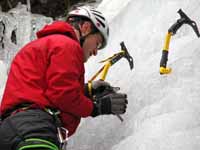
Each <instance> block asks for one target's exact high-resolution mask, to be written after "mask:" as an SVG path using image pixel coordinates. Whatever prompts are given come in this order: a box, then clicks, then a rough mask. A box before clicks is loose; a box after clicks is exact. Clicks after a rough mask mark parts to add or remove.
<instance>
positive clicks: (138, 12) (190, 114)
mask: <svg viewBox="0 0 200 150" xmlns="http://www.w3.org/2000/svg"><path fill="white" fill-rule="evenodd" d="M180 8H181V9H182V10H183V11H184V12H185V13H186V14H187V15H188V16H190V17H191V18H192V19H193V20H195V21H196V22H197V25H199V26H200V23H199V22H200V17H199V14H200V9H199V8H200V1H196V0H182V1H180V0H168V1H166V0H165V1H164V0H148V1H146V0H134V1H133V0H132V1H131V0H124V1H116V0H103V1H102V2H101V4H100V5H99V9H100V10H102V11H103V12H104V13H105V15H106V16H107V18H108V19H109V23H110V33H111V36H110V40H109V45H108V47H107V48H105V49H104V50H102V51H101V52H99V55H98V56H97V57H94V58H91V60H89V61H88V63H87V64H86V79H87V80H88V79H90V78H91V77H92V76H93V75H94V73H96V72H97V70H98V69H99V68H100V67H101V66H102V65H103V64H97V62H99V61H100V60H102V59H105V58H108V57H110V56H112V55H113V54H114V53H116V52H119V50H120V45H119V43H120V42H121V41H124V42H125V45H126V46H127V48H128V50H129V52H130V54H131V55H132V56H133V58H134V62H135V67H134V70H132V71H131V70H130V68H129V65H128V62H127V61H126V60H125V59H122V60H120V61H119V62H117V63H116V64H115V65H114V66H113V67H111V69H110V70H109V72H108V75H107V78H106V81H109V82H110V83H111V84H113V85H114V86H120V87H121V92H125V93H127V94H128V100H129V104H128V109H127V113H126V114H125V115H123V116H122V117H123V118H124V122H120V121H119V119H118V118H117V117H116V116H100V117H97V118H87V119H83V120H82V122H81V125H80V127H79V129H78V130H77V133H76V134H75V135H74V136H72V137H71V138H70V140H69V145H68V150H73V149H76V150H130V149H134V150H161V149H162V150H188V149H189V150H196V149H200V117H199V116H200V101H199V97H200V92H199V91H200V81H199V76H200V67H199V66H200V61H199V57H200V51H199V47H200V41H199V40H200V39H198V38H197V36H196V35H195V33H194V31H193V30H192V28H191V27H190V26H188V25H184V26H182V27H181V29H180V30H178V32H177V34H176V35H175V36H172V38H171V43H170V48H169V49H170V50H169V60H168V66H169V67H171V68H172V73H171V74H169V75H160V74H159V64H160V58H161V53H162V47H163V44H164V38H165V35H166V33H167V30H168V28H169V27H170V26H171V25H172V24H173V23H175V22H176V20H177V19H179V18H180V17H179V15H178V13H177V11H178V10H179V9H180ZM2 67H3V65H1V64H0V69H1V70H2ZM5 74H6V73H3V74H0V78H1V81H2V78H5ZM3 80H4V81H5V79H3ZM4 83H5V82H0V85H1V86H0V87H1V89H2V87H3V84H4Z"/></svg>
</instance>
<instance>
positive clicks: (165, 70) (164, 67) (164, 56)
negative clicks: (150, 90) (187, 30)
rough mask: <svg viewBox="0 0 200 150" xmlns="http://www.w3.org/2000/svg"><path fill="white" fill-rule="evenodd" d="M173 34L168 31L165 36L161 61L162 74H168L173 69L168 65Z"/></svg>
mask: <svg viewBox="0 0 200 150" xmlns="http://www.w3.org/2000/svg"><path fill="white" fill-rule="evenodd" d="M172 35H173V33H172V32H168V33H167V35H166V37H165V43H164V47H163V50H162V57H161V61H160V74H168V73H170V72H171V70H172V69H171V68H168V67H167V61H168V53H169V44H170V40H171V36H172Z"/></svg>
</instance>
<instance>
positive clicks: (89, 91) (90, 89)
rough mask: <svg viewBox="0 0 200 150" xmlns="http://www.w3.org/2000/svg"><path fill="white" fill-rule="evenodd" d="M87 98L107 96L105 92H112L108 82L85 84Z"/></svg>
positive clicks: (98, 81) (99, 81) (100, 81)
mask: <svg viewBox="0 0 200 150" xmlns="http://www.w3.org/2000/svg"><path fill="white" fill-rule="evenodd" d="M84 90H85V96H87V97H90V98H92V96H93V95H102V94H103V93H104V95H105V94H106V93H105V91H107V94H108V91H109V90H111V86H110V84H109V83H108V82H106V81H103V80H97V81H92V83H87V84H85V87H84Z"/></svg>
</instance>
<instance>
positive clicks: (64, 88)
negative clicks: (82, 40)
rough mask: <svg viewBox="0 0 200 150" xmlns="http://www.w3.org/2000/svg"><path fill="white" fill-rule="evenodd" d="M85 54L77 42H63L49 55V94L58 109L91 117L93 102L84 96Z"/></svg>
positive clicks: (47, 91) (47, 93) (49, 98)
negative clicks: (82, 80)
mask: <svg viewBox="0 0 200 150" xmlns="http://www.w3.org/2000/svg"><path fill="white" fill-rule="evenodd" d="M83 77H84V62H83V51H82V49H81V48H80V46H79V45H78V44H77V43H76V42H68V43H66V41H63V42H62V41H60V43H59V46H54V48H53V50H52V52H51V53H50V56H49V66H48V69H47V73H46V81H47V86H48V87H47V90H46V91H45V95H46V97H47V98H48V100H49V101H50V102H51V104H52V105H54V106H55V107H56V108H58V109H59V110H61V111H62V112H64V113H70V114H73V115H75V116H78V117H87V116H90V115H91V112H92V110H93V103H92V101H91V100H90V99H88V98H87V97H85V96H84V92H83V88H82V87H83V85H81V84H83V83H81V81H80V80H81V78H83Z"/></svg>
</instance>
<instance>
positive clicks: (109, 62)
mask: <svg viewBox="0 0 200 150" xmlns="http://www.w3.org/2000/svg"><path fill="white" fill-rule="evenodd" d="M120 46H121V50H120V52H119V53H116V54H114V55H113V56H111V57H109V58H107V59H105V60H103V61H101V63H104V62H105V65H104V66H103V67H102V68H101V69H99V71H98V72H97V73H96V74H95V75H94V76H93V77H92V78H91V79H90V80H89V81H88V83H90V84H88V85H91V83H92V81H93V80H95V79H96V77H97V76H98V75H99V74H101V77H100V79H101V80H105V78H106V76H107V73H108V70H109V68H110V67H111V66H112V65H114V64H115V63H116V62H118V61H119V60H120V59H121V58H125V59H126V60H127V61H128V63H129V66H130V69H131V70H132V69H133V67H134V63H133V58H132V57H131V55H130V54H129V52H128V50H127V48H126V46H125V44H124V42H121V43H120ZM113 88H115V87H113ZM89 94H90V96H91V95H92V90H91V87H89ZM117 117H118V118H119V119H120V120H121V121H123V118H122V117H121V116H120V115H117Z"/></svg>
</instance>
